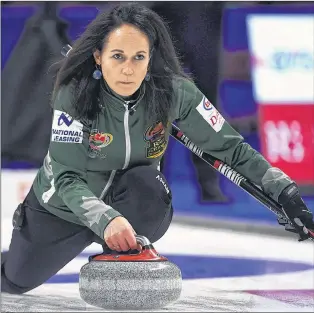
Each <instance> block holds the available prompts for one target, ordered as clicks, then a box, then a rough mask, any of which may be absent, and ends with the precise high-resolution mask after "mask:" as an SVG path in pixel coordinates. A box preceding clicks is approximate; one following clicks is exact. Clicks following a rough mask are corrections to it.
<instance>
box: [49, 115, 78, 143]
mask: <svg viewBox="0 0 314 313" xmlns="http://www.w3.org/2000/svg"><path fill="white" fill-rule="evenodd" d="M51 141H54V142H65V143H82V142H83V124H82V123H80V122H79V121H77V120H75V119H74V118H73V117H71V116H70V115H69V114H67V113H65V112H62V111H59V110H55V111H54V115H53V122H52V133H51Z"/></svg>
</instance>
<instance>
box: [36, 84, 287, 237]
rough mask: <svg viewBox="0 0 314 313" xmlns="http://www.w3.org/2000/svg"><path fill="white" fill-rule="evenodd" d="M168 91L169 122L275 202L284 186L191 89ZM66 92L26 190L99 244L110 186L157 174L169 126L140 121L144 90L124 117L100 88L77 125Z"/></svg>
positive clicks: (124, 106)
mask: <svg viewBox="0 0 314 313" xmlns="http://www.w3.org/2000/svg"><path fill="white" fill-rule="evenodd" d="M173 84H174V87H175V88H174V95H173V101H175V104H176V110H175V112H174V116H173V117H172V120H173V121H174V120H176V121H177V125H178V127H180V129H181V130H182V131H183V132H184V133H185V134H186V135H187V136H188V137H189V138H190V139H191V140H192V141H193V142H194V143H195V144H197V145H198V146H199V147H200V148H201V149H202V150H203V151H205V152H207V153H209V154H211V155H213V156H214V157H216V158H218V159H220V160H222V161H224V162H225V163H227V164H228V165H230V166H231V167H233V168H234V169H235V170H237V171H238V172H239V173H241V174H242V175H243V176H245V177H247V178H248V179H250V180H251V181H252V182H254V183H255V184H257V185H258V186H260V187H262V188H263V189H264V190H265V191H266V192H267V193H268V194H270V195H271V196H272V197H273V198H274V199H276V200H277V197H278V195H279V194H280V192H281V191H282V190H283V189H284V188H285V187H286V186H287V185H288V184H289V183H291V181H290V179H289V178H288V177H286V176H285V175H283V173H281V172H280V174H278V172H277V173H276V172H275V174H274V172H273V169H272V168H271V165H270V164H269V163H268V162H267V161H266V160H265V159H264V158H263V157H262V156H261V155H260V154H259V153H258V152H257V151H255V150H254V149H252V148H251V147H250V146H249V145H248V144H247V143H244V142H243V138H242V137H241V136H240V135H239V134H238V133H237V132H236V131H235V130H234V129H233V128H232V127H231V126H230V125H229V124H228V123H227V122H226V121H225V120H224V118H223V117H222V116H221V114H220V113H219V112H218V111H217V110H216V109H215V108H214V107H213V105H212V104H211V103H210V102H209V101H208V100H207V99H206V97H205V96H204V95H203V94H202V92H201V91H200V90H199V89H198V88H197V87H196V86H195V85H194V84H193V83H192V82H190V81H187V80H185V79H174V81H173ZM141 89H144V88H141ZM73 92H74V88H73V85H71V84H70V85H68V86H66V87H63V88H61V89H60V90H59V92H58V94H57V97H56V99H55V102H54V116H53V122H52V133H51V141H50V146H49V151H48V154H47V156H46V158H45V160H44V164H43V166H42V167H41V168H40V169H39V171H38V174H37V176H36V178H35V181H34V184H33V187H34V191H35V194H36V196H37V198H38V200H39V202H40V204H41V205H42V206H43V207H44V208H46V209H47V210H48V211H49V212H51V213H52V214H54V215H56V216H59V217H60V218H62V219H65V220H68V221H70V222H74V223H77V224H80V225H86V226H87V227H89V228H90V229H91V230H93V231H94V232H95V233H96V234H97V235H98V236H99V237H101V238H103V234H104V229H105V228H106V226H107V225H108V223H109V222H110V221H111V220H112V219H113V218H115V217H117V216H119V215H120V213H119V212H117V211H116V210H115V209H114V208H112V207H110V206H109V205H107V204H106V196H107V195H108V189H109V187H110V186H113V185H114V184H115V182H116V181H117V180H118V179H119V177H120V175H121V174H122V173H123V171H124V170H125V169H127V168H129V167H133V166H136V165H153V166H156V168H157V167H158V164H159V161H160V159H161V157H162V155H163V153H164V152H165V150H166V147H167V143H168V140H169V131H170V127H171V123H169V125H167V126H166V127H163V125H162V124H161V123H159V122H158V121H156V123H154V124H153V125H151V124H149V123H147V122H146V120H145V114H144V113H145V111H144V107H145V106H144V103H143V101H144V100H143V93H144V92H145V90H142V91H141V93H140V95H139V97H138V99H137V100H136V101H134V103H133V107H132V109H131V110H130V109H129V103H128V102H127V101H123V100H122V99H119V98H118V97H115V96H114V95H112V94H111V93H110V92H108V91H107V90H106V88H105V87H104V86H102V88H101V92H100V105H101V107H102V110H101V113H99V114H98V116H97V118H96V119H95V120H93V121H88V120H76V119H74V118H72V116H74V115H75V114H74V112H73V106H72V102H73ZM170 122H172V121H170ZM276 175H277V176H276ZM278 177H279V179H277V178H278Z"/></svg>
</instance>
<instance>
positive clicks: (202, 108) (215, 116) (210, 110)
mask: <svg viewBox="0 0 314 313" xmlns="http://www.w3.org/2000/svg"><path fill="white" fill-rule="evenodd" d="M196 110H197V111H198V112H199V113H200V114H201V115H202V117H203V118H204V120H205V121H206V122H207V123H208V124H209V125H210V126H211V127H212V128H213V129H214V130H215V132H216V133H218V132H219V131H220V130H221V128H222V126H223V124H224V122H225V119H224V118H223V116H222V115H221V114H220V113H219V112H218V111H217V109H216V108H215V107H214V106H213V105H212V104H211V103H210V101H208V99H206V97H205V96H204V97H203V99H202V101H201V102H200V103H199V105H198V106H197V107H196Z"/></svg>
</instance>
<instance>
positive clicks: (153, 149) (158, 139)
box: [144, 122, 168, 159]
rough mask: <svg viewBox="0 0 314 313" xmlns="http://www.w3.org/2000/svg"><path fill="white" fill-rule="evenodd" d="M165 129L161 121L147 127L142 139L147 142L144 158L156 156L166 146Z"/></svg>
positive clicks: (163, 150) (160, 153)
mask: <svg viewBox="0 0 314 313" xmlns="http://www.w3.org/2000/svg"><path fill="white" fill-rule="evenodd" d="M165 134H166V131H165V129H164V126H163V125H162V123H161V122H156V123H155V124H154V125H152V126H150V127H148V128H147V129H146V131H145V133H144V140H145V141H146V142H147V148H146V158H148V159H152V158H158V157H159V156H161V155H162V154H163V153H164V152H165V150H166V148H167V143H168V142H167V139H166V136H165Z"/></svg>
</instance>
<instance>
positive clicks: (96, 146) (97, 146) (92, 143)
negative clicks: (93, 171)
mask: <svg viewBox="0 0 314 313" xmlns="http://www.w3.org/2000/svg"><path fill="white" fill-rule="evenodd" d="M112 140H113V136H112V135H111V134H109V133H102V132H99V131H98V130H97V129H93V130H92V131H91V133H90V135H89V156H90V157H91V158H95V157H99V158H102V159H104V158H105V157H106V155H105V154H103V153H102V152H101V149H102V148H105V147H107V146H109V145H110V144H111V142H112Z"/></svg>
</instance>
